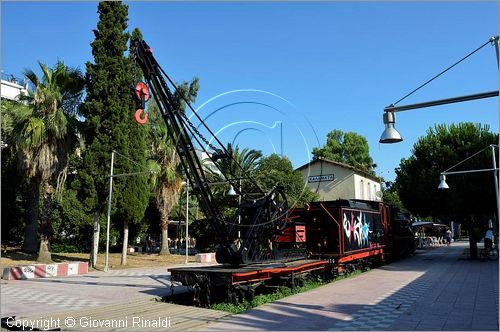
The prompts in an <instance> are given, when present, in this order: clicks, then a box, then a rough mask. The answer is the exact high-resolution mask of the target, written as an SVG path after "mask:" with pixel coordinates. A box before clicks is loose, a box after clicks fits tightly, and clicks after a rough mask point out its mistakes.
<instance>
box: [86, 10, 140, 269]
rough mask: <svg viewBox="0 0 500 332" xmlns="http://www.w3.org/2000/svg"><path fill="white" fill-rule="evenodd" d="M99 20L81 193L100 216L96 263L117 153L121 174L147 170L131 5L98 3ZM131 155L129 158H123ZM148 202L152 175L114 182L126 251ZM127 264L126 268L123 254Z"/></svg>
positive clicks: (116, 216)
mask: <svg viewBox="0 0 500 332" xmlns="http://www.w3.org/2000/svg"><path fill="white" fill-rule="evenodd" d="M98 14H99V22H98V24H97V30H94V35H95V39H94V41H93V42H92V43H91V47H92V54H93V56H94V63H91V62H88V63H87V64H86V67H87V72H86V81H87V98H86V101H85V104H84V107H83V111H82V113H83V115H84V116H85V118H86V130H85V138H86V142H87V148H86V150H85V152H84V156H83V166H84V167H83V169H82V171H81V172H79V175H80V183H81V189H80V191H79V192H80V194H81V196H82V198H83V199H84V205H85V206H86V208H87V209H88V210H90V211H92V214H93V216H94V225H95V226H94V229H95V232H94V241H93V242H94V246H93V255H92V258H93V259H92V260H93V264H95V257H96V250H97V245H96V243H97V242H98V239H99V236H98V234H99V228H100V220H101V218H100V216H101V215H102V214H103V212H104V211H105V208H106V203H107V199H106V198H107V196H108V185H109V184H108V182H109V178H108V177H107V176H106V175H107V174H109V165H110V156H111V151H113V150H115V151H117V152H119V153H120V154H121V155H122V157H121V158H117V161H116V164H115V170H114V172H115V174H119V173H132V172H138V171H144V170H145V169H147V167H146V145H145V136H146V134H145V130H146V129H145V128H142V127H140V126H139V125H138V124H137V123H135V122H134V120H133V116H134V111H135V110H133V109H130V107H131V105H132V93H131V90H130V87H131V85H132V68H131V64H130V60H129V59H128V58H127V57H126V56H125V52H126V51H127V42H128V40H129V34H128V33H127V32H126V31H125V30H126V29H127V22H128V6H126V5H123V4H122V3H121V2H115V1H103V2H100V3H99V5H98ZM123 156H125V157H123ZM147 200H148V185H147V177H145V176H130V177H123V178H120V179H118V180H117V181H115V182H114V190H113V207H114V210H113V211H114V212H115V213H114V215H113V217H114V218H113V219H114V220H119V221H120V222H122V223H123V229H124V234H123V247H124V248H126V246H127V242H128V238H127V237H128V224H129V223H130V222H132V223H136V222H138V221H140V220H141V219H142V217H143V214H144V210H145V208H146V204H147ZM122 264H126V250H125V255H122Z"/></svg>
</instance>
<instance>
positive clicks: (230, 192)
mask: <svg viewBox="0 0 500 332" xmlns="http://www.w3.org/2000/svg"><path fill="white" fill-rule="evenodd" d="M226 195H227V196H238V193H237V192H236V191H234V188H233V186H232V185H231V188H229V190H228V191H227V193H226Z"/></svg>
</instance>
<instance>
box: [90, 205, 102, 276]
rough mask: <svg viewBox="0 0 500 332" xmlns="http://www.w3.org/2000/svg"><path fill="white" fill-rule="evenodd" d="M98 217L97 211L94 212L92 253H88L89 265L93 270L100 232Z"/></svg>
mask: <svg viewBox="0 0 500 332" xmlns="http://www.w3.org/2000/svg"><path fill="white" fill-rule="evenodd" d="M99 217H100V215H99V211H96V212H95V214H94V237H93V239H92V251H91V253H90V265H91V266H92V267H93V268H95V267H96V265H97V254H98V253H99V232H100V230H101V223H100V222H99Z"/></svg>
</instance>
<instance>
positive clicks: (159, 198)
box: [148, 78, 199, 255]
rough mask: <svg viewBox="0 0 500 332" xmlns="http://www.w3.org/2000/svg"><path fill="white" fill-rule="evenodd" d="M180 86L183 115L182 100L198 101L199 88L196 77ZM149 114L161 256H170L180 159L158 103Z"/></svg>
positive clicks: (152, 184) (154, 104)
mask: <svg viewBox="0 0 500 332" xmlns="http://www.w3.org/2000/svg"><path fill="white" fill-rule="evenodd" d="M177 87H178V90H179V91H175V93H174V97H175V98H176V99H177V100H178V103H179V105H181V112H185V107H186V105H185V102H184V100H183V98H182V97H184V99H186V100H187V101H189V102H190V103H191V102H194V101H195V100H196V96H197V95H198V89H199V83H198V79H197V78H194V79H193V80H192V81H191V83H190V84H188V83H187V82H182V83H181V84H179V85H178V86H177ZM181 94H182V97H181ZM148 113H149V120H150V123H151V125H150V131H149V136H150V147H151V149H150V160H151V163H150V168H151V169H153V170H154V171H155V173H154V175H153V176H152V177H151V186H152V188H153V193H154V202H155V205H156V207H157V209H158V211H159V212H160V229H161V233H162V242H161V249H160V255H168V254H169V253H170V252H169V248H168V225H169V223H170V213H171V211H172V208H173V207H174V206H175V204H176V203H177V201H178V198H179V193H180V190H181V182H182V178H181V176H180V170H179V167H178V166H179V163H180V160H179V156H178V155H177V153H176V150H175V145H174V143H173V142H172V140H171V139H170V137H169V135H168V128H167V126H166V124H165V121H164V120H163V117H162V115H161V114H160V110H159V109H158V105H156V102H155V101H152V102H151V103H150V104H149V112H148Z"/></svg>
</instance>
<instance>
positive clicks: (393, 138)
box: [379, 36, 499, 143]
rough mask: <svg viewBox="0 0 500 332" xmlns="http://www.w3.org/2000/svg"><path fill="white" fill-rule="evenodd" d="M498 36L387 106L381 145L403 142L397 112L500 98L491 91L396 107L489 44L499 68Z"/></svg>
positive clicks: (496, 92)
mask: <svg viewBox="0 0 500 332" xmlns="http://www.w3.org/2000/svg"><path fill="white" fill-rule="evenodd" d="M498 40H499V37H498V36H494V37H491V38H490V39H489V40H488V41H487V42H486V43H484V44H483V45H481V46H480V47H478V48H477V49H476V50H474V51H473V52H471V53H469V54H468V55H466V56H465V57H464V58H462V59H461V60H459V61H458V62H456V63H454V64H453V65H451V66H450V67H448V68H447V69H445V70H443V71H442V72H440V73H439V74H437V75H436V76H434V77H433V78H431V79H430V80H428V81H427V82H425V83H424V84H422V85H420V86H419V87H418V88H416V89H414V90H413V91H412V92H410V93H408V94H407V95H406V96H404V97H403V98H401V99H399V100H398V101H397V102H395V103H393V104H391V105H389V106H387V107H385V108H384V115H383V121H384V125H385V130H384V131H383V132H382V135H381V136H380V140H379V142H380V143H398V142H401V141H402V140H403V138H402V137H401V134H400V133H399V132H398V131H397V130H396V128H395V123H396V116H395V114H394V113H396V112H401V111H407V110H412V109H417V108H425V107H432V106H439V105H446V104H452V103H459V102H464V101H469V100H477V99H483V98H491V97H497V96H498V90H496V91H490V92H483V93H476V94H472V95H467V96H460V97H453V98H447V99H439V100H433V101H428V102H423V103H417V104H409V105H402V106H396V104H398V103H399V102H400V101H402V100H404V99H405V98H407V97H409V96H410V95H412V94H413V93H415V92H416V91H418V90H419V89H421V88H423V87H424V86H425V85H427V84H429V83H430V82H432V81H433V80H435V79H436V78H438V77H439V76H441V75H442V74H444V73H445V72H447V71H448V70H450V69H451V68H453V67H455V66H456V65H458V64H459V63H461V62H462V61H464V60H465V59H467V58H468V57H469V56H471V55H472V54H474V53H476V52H477V51H479V50H480V49H481V48H483V47H484V46H486V45H488V44H493V45H494V46H495V51H496V57H497V67H498V66H499V54H498Z"/></svg>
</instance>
